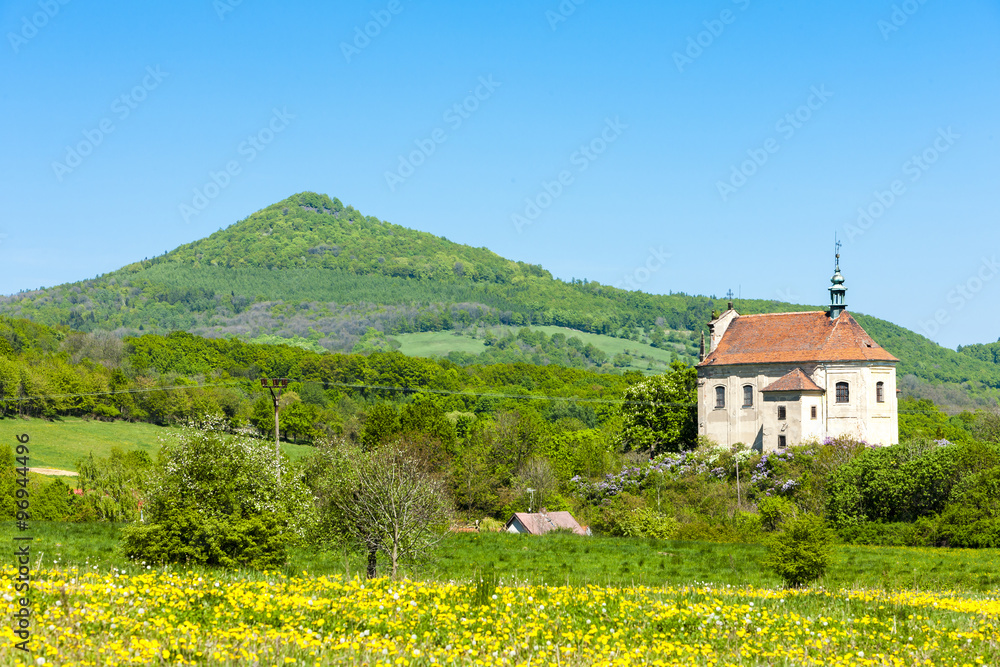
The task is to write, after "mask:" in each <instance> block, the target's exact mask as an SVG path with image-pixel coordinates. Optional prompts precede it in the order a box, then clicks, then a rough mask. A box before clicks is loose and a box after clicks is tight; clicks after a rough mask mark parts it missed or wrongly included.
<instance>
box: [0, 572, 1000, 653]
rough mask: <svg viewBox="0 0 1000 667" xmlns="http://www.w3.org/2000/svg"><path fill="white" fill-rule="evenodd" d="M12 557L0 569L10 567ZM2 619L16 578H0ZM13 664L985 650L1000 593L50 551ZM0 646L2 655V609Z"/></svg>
mask: <svg viewBox="0 0 1000 667" xmlns="http://www.w3.org/2000/svg"><path fill="white" fill-rule="evenodd" d="M14 574H15V573H14V571H13V569H12V568H10V567H6V568H4V569H3V571H2V576H3V578H4V581H6V582H12V580H13V577H14ZM5 588H6V590H5V592H4V600H5V601H6V604H7V607H8V609H7V612H6V614H5V615H6V616H7V618H10V617H11V615H12V614H13V612H14V609H15V604H16V600H14V597H13V596H14V590H13V583H7V584H6V586H5ZM33 589H34V598H33V604H34V607H35V611H36V616H35V619H34V624H33V626H32V633H33V635H32V640H31V647H32V649H33V653H32V654H31V655H30V656H26V657H27V658H28V661H29V662H28V664H55V665H132V664H142V665H190V664H209V665H283V664H289V665H290V664H299V665H334V664H336V665H372V666H374V665H404V666H406V665H438V664H444V665H448V664H458V665H514V664H517V665H521V664H523V665H529V664H531V665H546V666H547V665H555V666H559V667H561V666H562V665H590V664H601V665H631V664H637V665H638V664H642V665H647V664H651V665H685V666H687V665H758V664H760V665H900V666H902V665H981V664H987V665H990V664H992V665H996V664H1000V632H998V617H1000V598H998V597H997V595H996V592H995V591H994V592H991V593H989V594H985V595H974V594H960V593H950V592H936V593H931V592H884V591H874V590H864V589H853V590H840V591H825V590H822V589H814V590H782V589H769V588H753V587H733V586H714V585H710V584H692V585H687V586H666V587H649V586H623V587H613V586H594V585H581V586H546V585H529V584H518V583H517V582H508V583H506V584H504V583H500V584H499V585H494V584H493V583H492V582H488V581H487V582H478V583H477V582H451V581H450V582H430V581H411V580H406V579H404V580H397V581H393V580H390V579H375V580H363V579H357V578H351V579H348V578H346V577H344V576H342V575H337V576H315V575H310V574H308V573H306V572H302V573H301V574H299V575H296V576H287V575H282V574H277V573H273V572H265V573H257V574H240V573H234V572H226V571H207V570H203V571H200V572H194V571H181V570H171V569H142V568H129V569H123V570H119V569H117V568H111V569H110V570H108V571H103V570H102V571H98V570H96V569H80V568H77V567H71V568H60V567H55V568H49V569H45V570H43V571H41V572H40V573H38V574H37V578H36V580H35V581H34V582H33ZM0 635H3V637H2V639H3V641H2V648H0V662H2V663H3V664H14V662H15V654H16V653H19V652H17V651H15V650H14V649H13V648H12V647H13V645H14V643H15V641H17V640H16V639H15V637H14V634H13V631H12V630H11V629H10V627H9V624H5V626H4V627H3V628H2V630H0Z"/></svg>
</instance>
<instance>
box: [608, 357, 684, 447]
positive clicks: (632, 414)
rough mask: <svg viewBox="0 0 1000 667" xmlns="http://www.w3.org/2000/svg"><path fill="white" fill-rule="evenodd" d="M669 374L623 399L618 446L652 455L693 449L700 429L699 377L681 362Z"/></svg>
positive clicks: (630, 391) (643, 384) (636, 386)
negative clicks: (647, 452) (646, 451)
mask: <svg viewBox="0 0 1000 667" xmlns="http://www.w3.org/2000/svg"><path fill="white" fill-rule="evenodd" d="M670 369H671V370H670V372H668V373H665V374H664V375H657V376H654V377H651V378H649V379H647V380H643V381H642V382H638V383H636V384H634V385H632V386H631V387H629V388H628V389H626V390H625V391H624V393H623V395H622V399H623V401H624V402H623V404H622V407H621V410H620V415H621V417H622V430H621V433H620V434H619V436H618V438H617V443H616V444H617V445H619V446H620V447H622V448H623V449H624V450H625V451H630V450H651V452H652V453H653V454H659V453H661V452H667V451H670V452H677V451H681V450H683V449H690V448H693V447H694V446H695V445H696V443H697V436H698V429H697V416H698V406H697V402H698V374H697V371H696V370H695V369H694V368H691V367H688V366H686V365H684V364H682V363H680V362H679V361H674V362H673V363H672V364H671V365H670Z"/></svg>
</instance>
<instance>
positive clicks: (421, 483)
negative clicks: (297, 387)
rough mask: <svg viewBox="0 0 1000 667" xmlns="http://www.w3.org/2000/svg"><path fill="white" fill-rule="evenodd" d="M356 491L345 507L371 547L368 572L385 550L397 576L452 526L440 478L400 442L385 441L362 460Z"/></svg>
mask: <svg viewBox="0 0 1000 667" xmlns="http://www.w3.org/2000/svg"><path fill="white" fill-rule="evenodd" d="M356 475H357V476H356V480H355V486H354V489H353V492H352V493H350V494H346V495H344V496H341V501H340V503H341V504H340V510H341V511H342V512H343V513H344V516H345V517H346V518H347V520H348V525H349V528H350V530H351V531H352V532H353V533H354V535H355V537H356V538H357V539H358V540H359V541H360V542H361V543H362V544H363V545H364V546H365V548H366V549H367V551H368V577H369V578H373V577H375V576H376V574H377V570H376V566H377V560H376V559H377V555H378V553H379V552H381V553H382V554H383V555H385V556H386V557H388V558H389V560H390V562H391V564H392V576H393V577H395V576H396V573H397V571H398V567H399V562H400V561H401V560H404V559H405V560H416V559H419V558H422V557H424V556H426V555H427V554H428V552H429V551H430V550H431V549H432V548H433V547H434V546H435V545H436V544H437V542H438V541H439V540H440V538H441V537H442V536H443V534H444V532H445V530H447V527H448V519H449V515H450V514H449V507H448V502H447V499H446V497H445V495H444V493H443V490H442V488H441V485H440V483H439V482H438V480H436V479H435V478H433V477H431V475H430V474H428V472H427V471H426V470H424V469H423V468H422V467H421V466H420V465H419V462H418V461H416V460H414V459H413V458H412V457H410V456H408V455H407V454H406V453H405V452H404V451H403V450H401V449H400V448H399V447H396V446H393V445H384V446H382V447H379V448H377V449H375V450H373V451H371V452H369V453H368V454H367V455H365V456H364V457H361V458H359V459H358V460H357V463H356Z"/></svg>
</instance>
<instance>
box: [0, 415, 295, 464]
mask: <svg viewBox="0 0 1000 667" xmlns="http://www.w3.org/2000/svg"><path fill="white" fill-rule="evenodd" d="M177 432H178V429H177V428H171V427H163V426H154V425H152V424H142V423H134V424H133V423H129V422H123V421H116V422H101V421H95V420H86V419H79V418H75V417H66V418H64V419H59V420H56V421H46V420H44V419H4V420H0V442H4V443H14V444H16V442H15V440H14V436H15V435H19V434H22V433H27V434H28V435H29V436H30V437H31V441H30V442H29V443H28V447H29V448H30V452H31V453H30V457H31V458H30V461H29V463H30V467H32V468H56V469H59V470H70V471H75V470H76V462H77V461H79V460H80V459H82V458H84V457H86V456H87V454H89V453H93V454H94V456H95V457H106V456H108V454H110V453H111V448H112V447H118V448H119V449H121V450H123V451H129V450H132V449H142V450H144V451H146V452H149V454H150V456H151V457H153V458H156V453H157V452H158V451H159V449H160V440H161V438H165V437H170V436H171V435H173V434H175V433H177ZM282 450H283V451H284V452H285V454H286V455H287V456H288V457H289V458H291V459H297V458H300V457H302V456H304V455H306V454H308V453H309V452H311V451H312V448H311V447H308V446H306V445H294V444H290V443H282Z"/></svg>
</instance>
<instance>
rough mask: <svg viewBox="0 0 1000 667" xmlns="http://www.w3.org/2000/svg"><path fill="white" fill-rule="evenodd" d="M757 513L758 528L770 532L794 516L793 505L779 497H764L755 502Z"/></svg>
mask: <svg viewBox="0 0 1000 667" xmlns="http://www.w3.org/2000/svg"><path fill="white" fill-rule="evenodd" d="M757 512H758V513H760V527H761V528H763V529H764V530H766V531H769V532H772V531H775V530H778V529H779V528H780V527H781V525H782V524H783V523H784V522H785V520H786V519H789V518H791V517H793V516H795V505H793V504H792V503H791V502H790V501H788V500H787V499H785V498H782V497H781V496H765V497H763V498H761V499H760V500H758V501H757Z"/></svg>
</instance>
